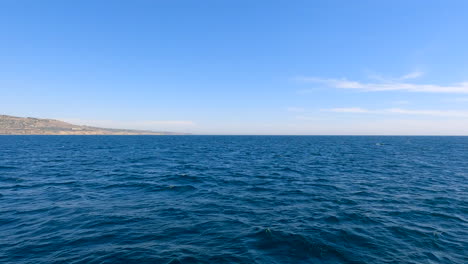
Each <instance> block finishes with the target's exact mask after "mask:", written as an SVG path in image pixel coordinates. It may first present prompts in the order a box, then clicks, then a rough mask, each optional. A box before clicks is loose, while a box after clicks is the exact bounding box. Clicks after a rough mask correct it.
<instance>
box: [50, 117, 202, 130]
mask: <svg viewBox="0 0 468 264" xmlns="http://www.w3.org/2000/svg"><path fill="white" fill-rule="evenodd" d="M57 119H59V120H63V121H65V122H70V123H72V124H76V125H86V126H97V127H105V128H122V129H148V130H161V129H164V130H165V129H175V130H178V129H185V128H190V127H192V126H195V125H196V124H195V122H193V121H189V120H132V121H121V120H85V119H73V118H72V119H70V118H57Z"/></svg>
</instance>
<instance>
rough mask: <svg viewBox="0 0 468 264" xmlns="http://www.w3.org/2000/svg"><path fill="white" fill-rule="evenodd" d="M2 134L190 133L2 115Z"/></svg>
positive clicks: (0, 126)
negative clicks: (103, 126) (94, 125)
mask: <svg viewBox="0 0 468 264" xmlns="http://www.w3.org/2000/svg"><path fill="white" fill-rule="evenodd" d="M0 135H188V134H185V133H176V132H166V131H164V132H162V131H148V130H132V129H114V128H100V127H91V126H80V125H74V124H70V123H67V122H63V121H60V120H55V119H42V118H32V117H17V116H9V115H0Z"/></svg>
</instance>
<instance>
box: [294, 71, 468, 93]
mask: <svg viewBox="0 0 468 264" xmlns="http://www.w3.org/2000/svg"><path fill="white" fill-rule="evenodd" d="M421 75H422V73H420V72H414V73H410V74H407V75H405V76H402V77H401V78H399V79H396V80H395V79H387V80H386V79H382V80H381V81H380V82H375V83H368V82H358V81H352V80H348V79H325V78H317V77H299V78H296V80H298V81H301V82H306V83H317V84H322V85H326V86H328V87H333V88H338V89H354V90H361V91H369V92H382V91H406V92H419V93H458V94H468V82H461V83H456V84H453V85H436V84H414V83H409V82H405V80H408V79H414V78H417V77H419V76H421Z"/></svg>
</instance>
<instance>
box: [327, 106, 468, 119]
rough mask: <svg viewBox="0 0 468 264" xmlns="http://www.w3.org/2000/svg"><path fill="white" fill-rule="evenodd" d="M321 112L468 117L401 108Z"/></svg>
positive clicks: (464, 113) (451, 112)
mask: <svg viewBox="0 0 468 264" xmlns="http://www.w3.org/2000/svg"><path fill="white" fill-rule="evenodd" d="M321 111H323V112H334V113H358V114H400V115H424V116H437V117H468V110H412V109H402V108H388V109H376V110H373V109H365V108H359V107H349V108H330V109H322V110H321Z"/></svg>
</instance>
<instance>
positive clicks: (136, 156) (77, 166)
mask: <svg viewBox="0 0 468 264" xmlns="http://www.w3.org/2000/svg"><path fill="white" fill-rule="evenodd" d="M467 240H468V137H344V136H343V137H326V136H317V137H315V136H314V137H305V136H304V137H302V136H1V137H0V262H1V263H172V264H174V263H182V264H186V263H299V264H300V263H460V264H462V263H468V258H467V256H468V246H467Z"/></svg>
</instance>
